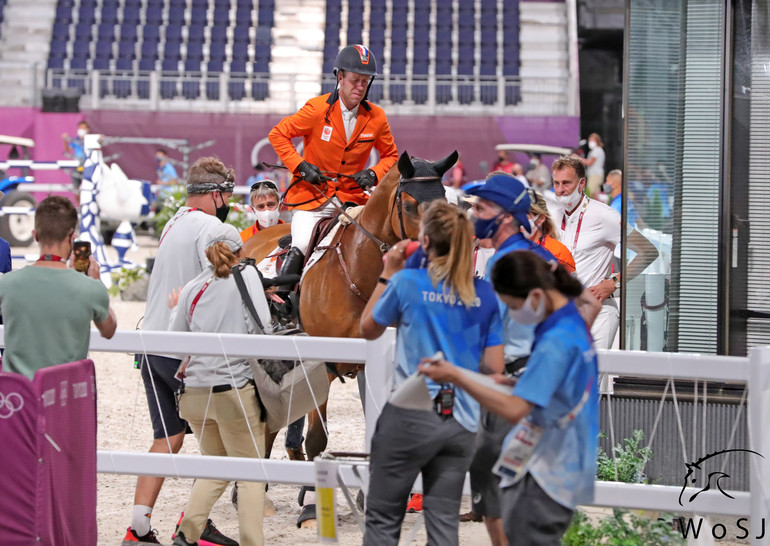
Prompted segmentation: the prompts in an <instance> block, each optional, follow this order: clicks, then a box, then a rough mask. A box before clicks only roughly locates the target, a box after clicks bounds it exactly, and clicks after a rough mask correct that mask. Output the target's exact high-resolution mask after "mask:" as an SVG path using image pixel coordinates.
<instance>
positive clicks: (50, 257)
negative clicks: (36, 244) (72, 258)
mask: <svg viewBox="0 0 770 546" xmlns="http://www.w3.org/2000/svg"><path fill="white" fill-rule="evenodd" d="M37 261H38V262H63V261H64V258H62V257H61V256H57V255H56V254H41V255H40V258H39V259H38V260H37Z"/></svg>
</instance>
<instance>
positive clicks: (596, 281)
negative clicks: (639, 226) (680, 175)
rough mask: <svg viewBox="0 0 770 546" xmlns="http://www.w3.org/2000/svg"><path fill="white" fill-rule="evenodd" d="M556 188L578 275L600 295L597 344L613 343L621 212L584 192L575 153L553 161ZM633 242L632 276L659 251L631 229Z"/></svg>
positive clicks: (563, 233) (562, 229) (564, 237)
mask: <svg viewBox="0 0 770 546" xmlns="http://www.w3.org/2000/svg"><path fill="white" fill-rule="evenodd" d="M551 172H552V175H553V190H554V193H555V198H556V200H557V201H558V203H559V205H560V207H561V208H560V210H559V211H553V212H555V214H552V216H553V219H554V221H555V223H556V226H557V228H558V232H559V238H560V239H561V242H562V243H564V244H565V245H566V246H567V248H568V249H569V250H570V252H572V257H573V258H574V259H575V270H576V274H577V277H578V279H580V282H582V283H583V285H584V286H585V287H586V288H588V289H589V290H590V291H591V293H592V294H593V295H594V297H595V298H596V299H598V300H599V301H601V302H602V310H601V311H600V312H599V316H598V317H597V318H596V320H595V321H594V324H593V326H592V327H591V335H592V336H593V339H594V346H595V347H596V348H597V349H610V348H611V347H612V343H613V341H614V339H615V334H616V333H617V330H618V324H619V320H620V311H619V309H618V304H617V302H616V301H615V298H614V296H613V294H614V293H615V291H616V290H617V289H618V288H620V272H614V273H613V271H612V256H613V253H614V250H615V246H616V245H618V244H619V243H620V222H621V216H620V214H618V212H617V211H616V210H614V209H613V208H612V207H609V206H607V205H605V204H604V203H602V202H600V201H596V200H594V199H591V198H589V197H588V196H587V195H585V193H584V191H585V186H586V172H585V166H584V165H583V162H582V161H581V160H580V159H579V158H576V157H571V156H562V157H560V158H558V159H557V160H556V161H554V162H553V165H552V166H551ZM627 242H628V247H629V248H630V249H631V250H633V251H634V252H636V256H635V257H634V259H633V260H631V262H630V263H629V264H628V265H627V266H626V273H627V275H628V277H629V278H630V279H633V278H634V277H636V276H637V275H639V274H640V273H641V272H642V271H644V270H645V269H646V268H647V267H648V266H649V265H650V264H651V263H652V262H654V261H655V259H656V258H657V257H658V251H657V250H656V248H655V247H654V246H653V245H652V243H650V242H649V241H648V240H647V239H646V238H645V237H644V236H643V235H642V234H641V233H639V232H638V231H635V230H632V229H629V231H628V239H627Z"/></svg>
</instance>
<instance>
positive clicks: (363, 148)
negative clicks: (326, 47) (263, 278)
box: [269, 45, 398, 274]
mask: <svg viewBox="0 0 770 546" xmlns="http://www.w3.org/2000/svg"><path fill="white" fill-rule="evenodd" d="M334 74H335V76H337V87H336V89H335V90H334V92H333V93H327V94H326V95H321V96H320V97H315V98H312V99H310V100H309V101H308V102H307V103H306V104H305V106H303V107H302V109H300V110H299V112H297V113H296V114H293V115H291V116H287V117H285V118H284V119H283V120H281V122H280V123H278V125H276V126H275V127H274V128H273V130H272V131H270V135H269V139H270V144H272V145H273V148H274V149H275V151H276V153H277V154H278V157H279V158H280V159H281V161H282V162H283V164H284V165H285V166H286V167H287V168H288V169H289V170H290V171H291V172H293V173H295V178H294V181H293V183H292V185H291V187H290V189H289V191H288V192H287V195H286V198H285V201H284V204H285V205H286V206H287V207H292V208H294V215H293V217H292V224H291V236H292V248H291V250H290V251H289V253H288V254H287V256H286V259H285V261H284V265H283V268H282V270H281V274H288V273H299V271H300V270H301V268H302V263H303V261H304V253H305V252H307V247H308V245H309V243H310V236H311V232H312V230H313V226H314V225H315V224H316V222H317V221H318V220H319V219H320V218H324V217H328V216H333V215H334V214H336V212H337V208H336V207H335V206H334V205H333V204H332V203H331V202H330V201H331V200H335V201H334V202H335V203H336V204H337V205H341V204H342V203H344V202H347V201H352V202H354V203H357V204H359V205H363V204H364V203H366V199H367V198H368V196H367V195H366V193H364V190H366V189H369V188H371V187H372V186H374V185H375V184H377V182H378V181H379V180H380V179H381V178H382V177H383V176H384V175H385V173H386V172H388V170H389V169H390V167H391V166H392V165H393V164H394V163H395V162H396V160H397V159H398V152H397V150H396V144H395V142H394V141H393V136H392V135H391V134H390V126H389V125H388V120H387V118H386V116H385V111H384V110H383V109H382V108H380V107H379V106H376V105H374V104H371V103H370V102H369V101H367V100H366V99H367V96H368V93H369V88H370V87H371V84H372V81H373V80H374V77H375V76H376V74H377V61H376V60H375V58H374V54H372V52H371V51H369V49H368V48H366V47H364V46H362V45H352V46H347V47H344V48H343V49H342V50H341V51H340V52H339V54H338V55H337V58H336V59H335V61H334ZM300 136H301V137H302V138H303V142H304V152H303V156H300V155H299V154H298V153H297V150H296V149H295V148H294V145H293V144H292V142H291V139H292V138H296V137H300ZM372 148H376V149H377V151H378V152H379V154H380V161H379V162H378V163H377V164H376V165H374V167H372V168H371V169H367V168H365V167H366V162H367V160H368V158H369V154H370V152H371V151H372ZM333 173H343V174H346V175H348V176H341V177H338V176H337V175H336V174H333ZM324 176H329V177H332V178H337V180H336V182H333V181H325V180H324Z"/></svg>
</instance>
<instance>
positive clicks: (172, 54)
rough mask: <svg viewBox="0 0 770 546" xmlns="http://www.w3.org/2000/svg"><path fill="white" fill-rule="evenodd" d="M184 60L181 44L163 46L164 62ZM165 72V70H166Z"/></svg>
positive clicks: (174, 43) (169, 43)
mask: <svg viewBox="0 0 770 546" xmlns="http://www.w3.org/2000/svg"><path fill="white" fill-rule="evenodd" d="M142 47H144V44H142ZM181 58H182V53H181V52H180V44H179V43H177V42H166V43H165V44H164V45H163V59H164V60H172V61H178V60H179V59H181ZM164 70H165V68H164Z"/></svg>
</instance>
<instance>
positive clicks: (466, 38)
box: [457, 27, 474, 47]
mask: <svg viewBox="0 0 770 546" xmlns="http://www.w3.org/2000/svg"><path fill="white" fill-rule="evenodd" d="M473 34H474V30H473V28H472V27H471V28H468V27H460V28H459V29H458V31H457V43H458V44H460V46H461V47H462V46H463V45H468V44H470V45H473V40H474V38H473Z"/></svg>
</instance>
